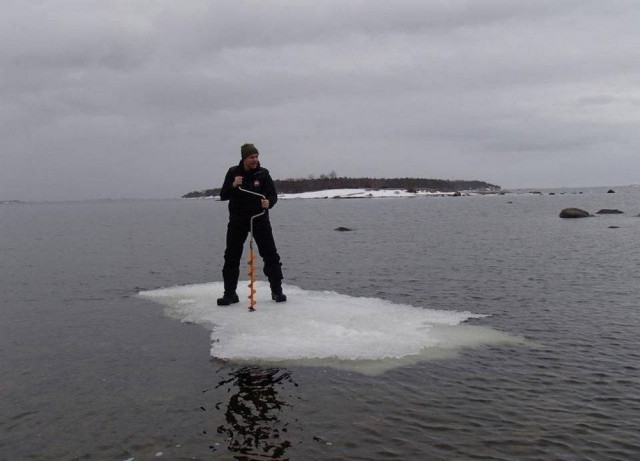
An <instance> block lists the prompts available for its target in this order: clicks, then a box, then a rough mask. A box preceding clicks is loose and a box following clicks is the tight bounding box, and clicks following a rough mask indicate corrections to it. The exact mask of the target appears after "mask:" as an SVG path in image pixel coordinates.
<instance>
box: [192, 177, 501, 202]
mask: <svg viewBox="0 0 640 461" xmlns="http://www.w3.org/2000/svg"><path fill="white" fill-rule="evenodd" d="M273 182H274V184H275V186H276V190H277V191H278V193H279V194H300V193H302V192H315V191H319V190H330V189H374V190H375V189H404V190H407V191H409V192H417V191H418V190H427V191H433V192H456V191H470V190H473V191H486V192H498V191H500V186H496V185H495V184H489V183H487V182H484V181H477V180H464V179H456V180H449V179H428V178H349V177H344V176H338V175H337V174H336V173H335V171H332V172H331V173H328V174H321V175H320V176H318V177H315V176H313V175H310V176H309V177H307V178H298V179H274V180H273ZM219 195H220V188H219V187H218V188H214V189H205V190H201V191H192V192H189V193H187V194H185V195H183V196H182V198H201V197H217V196H219Z"/></svg>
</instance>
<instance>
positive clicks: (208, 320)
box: [139, 282, 519, 373]
mask: <svg viewBox="0 0 640 461" xmlns="http://www.w3.org/2000/svg"><path fill="white" fill-rule="evenodd" d="M246 284H247V282H240V284H239V290H238V292H239V294H241V293H242V292H243V291H248V289H247V290H243V288H244V287H245V286H246ZM255 287H256V289H257V295H256V301H257V304H256V311H255V312H248V310H247V306H248V300H246V299H244V297H243V296H241V301H240V303H238V304H233V305H231V306H217V305H216V298H218V297H219V296H221V294H222V292H223V285H222V282H213V283H207V284H199V285H187V286H177V287H171V288H162V289H158V290H152V291H143V292H141V293H140V294H139V295H140V296H141V297H143V298H147V299H150V300H153V301H156V302H158V303H160V304H163V305H164V306H166V311H167V313H168V314H169V315H171V316H172V317H175V318H177V319H180V320H181V321H183V322H188V323H195V324H200V325H203V326H205V327H207V328H209V329H211V340H212V346H211V355H212V356H213V357H216V358H219V359H224V360H232V361H239V362H256V363H269V364H274V363H279V364H299V365H322V366H332V367H336V368H346V369H349V370H354V371H360V372H365V373H376V372H381V371H385V370H387V369H390V368H394V367H396V366H400V365H405V364H410V363H416V362H418V361H421V360H425V359H428V358H438V357H443V356H450V355H451V354H452V353H455V351H456V350H458V349H460V348H462V347H474V346H481V345H486V344H497V343H505V342H509V343H514V342H519V340H518V339H517V338H516V337H514V336H511V335H508V334H506V333H502V332H499V331H497V330H494V329H491V328H488V327H481V326H474V325H467V324H464V323H463V322H464V321H465V320H468V319H471V318H479V317H484V315H482V314H473V313H471V312H457V311H439V310H432V309H426V308H423V307H414V306H410V305H406V304H394V303H392V302H389V301H386V300H383V299H379V298H362V297H353V296H347V295H342V294H338V293H334V292H326V291H308V290H303V289H301V288H298V287H296V286H291V285H285V286H284V290H285V293H286V294H287V297H288V301H287V302H286V303H275V302H273V301H272V300H271V297H270V294H271V292H270V290H269V285H268V284H267V283H266V282H256V285H255Z"/></svg>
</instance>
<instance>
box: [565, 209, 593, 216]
mask: <svg viewBox="0 0 640 461" xmlns="http://www.w3.org/2000/svg"><path fill="white" fill-rule="evenodd" d="M589 216H591V215H590V214H589V212H588V211H584V210H581V209H580V208H565V209H564V210H562V211H561V212H560V217H561V218H588V217H589Z"/></svg>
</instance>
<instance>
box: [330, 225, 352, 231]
mask: <svg viewBox="0 0 640 461" xmlns="http://www.w3.org/2000/svg"><path fill="white" fill-rule="evenodd" d="M333 230H336V231H338V232H349V231H351V230H353V229H349V228H348V227H342V226H340V227H336V228H335V229H333Z"/></svg>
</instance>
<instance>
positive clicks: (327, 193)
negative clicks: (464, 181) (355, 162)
mask: <svg viewBox="0 0 640 461" xmlns="http://www.w3.org/2000/svg"><path fill="white" fill-rule="evenodd" d="M454 194H456V193H455V192H427V191H422V190H420V191H416V192H408V191H406V190H403V189H327V190H319V191H313V192H301V193H299V194H278V199H282V200H290V199H328V198H339V199H340V198H344V199H348V198H396V197H397V198H401V197H426V196H431V197H444V196H453V195H454ZM457 195H459V194H457ZM464 195H470V194H468V193H465V194H464Z"/></svg>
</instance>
